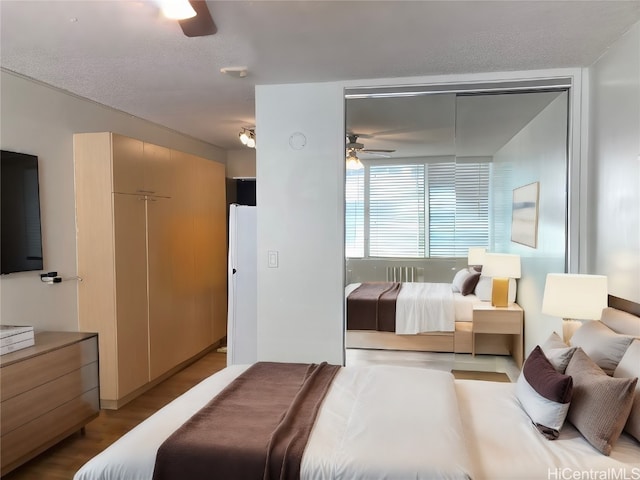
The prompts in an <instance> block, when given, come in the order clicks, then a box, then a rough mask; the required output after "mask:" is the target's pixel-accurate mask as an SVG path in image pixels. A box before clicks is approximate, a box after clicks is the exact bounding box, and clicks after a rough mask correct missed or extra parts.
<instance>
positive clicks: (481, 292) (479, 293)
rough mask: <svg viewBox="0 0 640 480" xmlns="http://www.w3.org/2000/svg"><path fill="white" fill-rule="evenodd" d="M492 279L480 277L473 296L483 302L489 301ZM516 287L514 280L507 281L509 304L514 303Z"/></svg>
mask: <svg viewBox="0 0 640 480" xmlns="http://www.w3.org/2000/svg"><path fill="white" fill-rule="evenodd" d="M492 287H493V278H491V277H486V276H484V275H480V280H478V284H477V285H476V289H475V292H474V293H475V294H476V297H478V298H479V299H480V300H482V301H483V302H490V301H491V291H492V290H493V288H492ZM517 287H518V285H517V284H516V279H515V278H510V279H509V303H513V302H515V301H516V290H517Z"/></svg>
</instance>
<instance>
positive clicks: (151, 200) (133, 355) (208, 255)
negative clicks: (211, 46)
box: [74, 132, 227, 408]
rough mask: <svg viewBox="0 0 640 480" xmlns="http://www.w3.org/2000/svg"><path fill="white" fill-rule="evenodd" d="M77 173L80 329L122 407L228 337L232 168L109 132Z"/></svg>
mask: <svg viewBox="0 0 640 480" xmlns="http://www.w3.org/2000/svg"><path fill="white" fill-rule="evenodd" d="M74 165H75V188H76V225H77V244H78V246H77V248H78V276H79V277H80V278H81V279H82V281H81V282H79V287H78V310H79V312H78V313H79V322H80V325H79V327H80V330H82V331H91V332H98V339H99V355H100V401H101V406H102V408H118V407H120V406H121V405H123V404H125V403H126V402H128V401H129V400H131V399H133V398H135V397H136V396H137V395H139V394H140V393H142V392H143V391H145V390H146V389H147V388H149V387H150V386H152V385H153V384H154V383H157V382H158V381H159V380H161V379H162V378H163V376H167V375H168V374H169V373H171V372H172V371H173V370H175V369H176V367H178V366H180V365H181V364H183V363H185V362H187V361H188V360H190V359H192V358H193V357H194V356H197V355H198V354H199V353H201V352H202V351H204V350H206V349H207V348H209V347H211V346H212V345H214V344H215V343H216V342H218V341H219V340H221V339H222V338H223V337H224V336H225V334H226V311H227V291H226V288H227V287H226V271H227V269H226V264H227V262H226V228H227V227H226V196H225V167H224V165H223V164H221V163H217V162H213V161H210V160H207V159H204V158H200V157H197V156H194V155H190V154H187V153H183V152H179V151H176V150H171V149H168V148H165V147H160V146H157V145H152V144H149V143H145V142H142V141H140V140H136V139H133V138H128V137H125V136H122V135H118V134H115V133H109V132H105V133H82V134H76V135H74Z"/></svg>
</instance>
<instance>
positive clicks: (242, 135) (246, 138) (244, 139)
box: [238, 130, 249, 145]
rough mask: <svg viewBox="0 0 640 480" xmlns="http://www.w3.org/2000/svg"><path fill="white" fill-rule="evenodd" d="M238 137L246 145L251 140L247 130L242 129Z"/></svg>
mask: <svg viewBox="0 0 640 480" xmlns="http://www.w3.org/2000/svg"><path fill="white" fill-rule="evenodd" d="M238 137H239V138H240V141H241V142H242V144H243V145H246V144H247V142H248V141H249V134H248V133H247V131H246V130H242V131H241V132H240V135H238Z"/></svg>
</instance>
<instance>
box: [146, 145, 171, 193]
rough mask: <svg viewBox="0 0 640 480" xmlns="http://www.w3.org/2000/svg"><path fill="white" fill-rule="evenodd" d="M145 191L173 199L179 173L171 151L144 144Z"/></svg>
mask: <svg viewBox="0 0 640 480" xmlns="http://www.w3.org/2000/svg"><path fill="white" fill-rule="evenodd" d="M144 165H145V171H144V190H145V192H146V193H148V194H150V195H157V196H162V197H172V196H173V195H174V182H175V179H176V175H178V172H177V171H176V168H175V163H174V162H173V161H172V159H171V150H169V149H168V148H165V147H160V146H158V145H153V144H151V143H145V144H144Z"/></svg>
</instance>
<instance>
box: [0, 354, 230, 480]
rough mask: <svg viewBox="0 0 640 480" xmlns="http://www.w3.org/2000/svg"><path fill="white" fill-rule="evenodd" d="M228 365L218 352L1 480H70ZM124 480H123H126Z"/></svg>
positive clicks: (103, 415)
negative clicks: (92, 460) (129, 434)
mask: <svg viewBox="0 0 640 480" xmlns="http://www.w3.org/2000/svg"><path fill="white" fill-rule="evenodd" d="M226 365H227V356H226V354H224V353H217V352H215V351H213V352H211V353H208V354H207V355H205V356H204V357H202V358H200V359H199V360H197V361H196V362H195V363H193V364H191V365H189V366H188V367H187V368H185V369H184V370H181V371H180V372H178V373H176V374H175V375H173V376H172V377H170V378H168V379H167V380H165V381H164V382H162V383H161V384H159V385H157V386H156V387H154V388H152V389H151V390H149V391H148V392H145V393H144V394H142V395H141V396H139V397H138V398H136V399H135V400H133V401H131V402H130V403H128V404H127V405H125V406H124V407H122V408H120V409H119V410H101V411H100V416H98V418H96V419H95V420H93V421H92V422H90V423H88V424H87V426H86V428H85V434H84V435H82V434H81V433H80V432H78V433H76V434H74V435H72V436H70V437H68V438H67V439H65V440H63V441H62V442H60V443H59V444H57V445H56V446H54V447H52V448H50V449H49V450H47V451H46V452H44V453H43V454H41V455H39V456H37V457H36V458H34V459H33V460H31V461H29V462H27V463H25V464H24V465H22V466H21V467H18V468H17V469H16V470H14V471H12V472H10V473H9V474H7V475H5V476H3V477H2V479H3V480H69V479H71V478H73V475H74V474H75V472H76V471H77V470H78V469H79V468H80V467H81V466H82V465H84V463H85V462H87V460H89V459H90V458H92V457H94V456H95V455H97V454H98V453H100V452H101V451H102V450H104V449H105V448H107V447H108V446H109V445H111V444H112V443H113V442H114V441H116V440H117V439H118V438H120V437H121V436H122V435H124V434H125V433H126V432H128V431H129V430H131V429H132V428H133V427H135V426H136V425H138V424H139V423H140V422H142V421H143V420H144V419H145V418H147V417H149V416H151V415H152V414H153V413H155V412H156V411H157V410H159V409H160V408H162V407H163V406H164V405H166V404H167V403H169V402H170V401H171V400H173V399H174V398H176V397H178V396H179V395H181V394H182V393H184V392H186V391H187V390H188V389H189V388H191V387H192V386H194V385H196V384H197V383H199V382H200V381H201V380H203V379H205V378H206V377H208V376H209V375H211V374H212V373H215V372H217V371H219V370H222V369H223V368H224V367H226ZM123 480H124V479H123Z"/></svg>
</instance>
